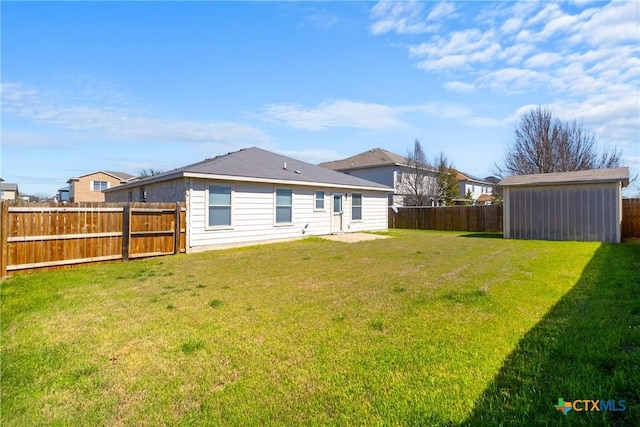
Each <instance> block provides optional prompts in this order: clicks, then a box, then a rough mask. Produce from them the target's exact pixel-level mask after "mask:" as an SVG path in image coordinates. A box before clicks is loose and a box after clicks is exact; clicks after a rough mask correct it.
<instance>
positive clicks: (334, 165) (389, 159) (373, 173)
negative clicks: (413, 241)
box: [318, 148, 438, 206]
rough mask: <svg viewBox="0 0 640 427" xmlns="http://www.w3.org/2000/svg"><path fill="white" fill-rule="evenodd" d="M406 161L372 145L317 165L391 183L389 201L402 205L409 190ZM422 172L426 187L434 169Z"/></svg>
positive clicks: (435, 172) (431, 179)
mask: <svg viewBox="0 0 640 427" xmlns="http://www.w3.org/2000/svg"><path fill="white" fill-rule="evenodd" d="M408 164H409V159H407V158H406V157H403V156H401V155H399V154H395V153H392V152H390V151H387V150H383V149H382V148H374V149H372V150H369V151H365V152H364V153H360V154H356V155H355V156H351V157H348V158H346V159H342V160H335V161H332V162H324V163H320V164H319V165H318V166H321V167H323V168H327V169H331V170H334V171H337V172H342V173H345V174H347V175H352V176H356V177H358V178H363V179H367V180H369V181H373V182H377V183H379V184H382V185H385V186H387V187H391V188H392V189H393V191H391V192H390V193H389V205H396V206H404V205H405V198H406V197H407V195H408V194H410V191H409V190H407V188H406V187H407V182H408V181H409V180H410V179H411V177H408V176H406V175H407V174H410V173H411V172H410V167H409V166H408ZM423 172H424V175H425V176H426V177H428V178H430V183H429V184H427V187H428V186H429V185H430V184H433V183H435V179H436V177H437V175H438V172H437V170H435V169H425V170H424V171H423ZM403 174H404V177H403ZM431 186H433V185H431Z"/></svg>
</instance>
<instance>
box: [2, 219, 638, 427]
mask: <svg viewBox="0 0 640 427" xmlns="http://www.w3.org/2000/svg"><path fill="white" fill-rule="evenodd" d="M389 234H390V235H392V236H393V238H392V239H385V240H376V241H369V242H361V243H356V244H346V243H339V242H329V241H325V240H321V239H318V238H309V239H306V240H301V241H295V242H289V243H281V244H273V245H265V246H257V247H249V248H241V249H233V250H225V251H214V252H207V253H200V254H192V255H180V256H173V257H165V258H154V259H148V260H143V261H134V262H128V263H120V264H110V265H98V266H91V267H82V268H77V269H74V270H66V271H58V272H51V273H40V274H31V275H18V276H15V277H13V278H10V279H7V280H5V281H4V282H2V283H1V288H2V300H1V309H2V312H1V320H2V343H1V344H2V354H1V356H2V359H1V362H2V365H1V369H2V379H1V385H2V390H1V392H2V403H1V410H2V412H1V417H2V419H1V422H2V424H3V425H18V426H25V425H49V424H55V425H159V424H160V425H161V424H171V425H254V424H262V425H265V424H266V425H297V424H313V425H327V424H331V425H335V424H338V425H443V424H451V425H457V424H463V425H465V424H468V425H498V424H500V423H504V424H505V425H515V424H520V425H536V424H538V425H545V424H559V425H563V424H564V425H573V424H582V425H631V424H633V423H634V422H636V421H637V420H639V419H640V392H639V390H640V245H638V244H622V245H608V244H604V245H601V244H598V243H577V242H540V241H514V240H503V239H500V238H487V237H496V236H491V235H477V234H460V233H444V232H428V231H408V230H399V231H393V232H390V233H389ZM558 398H563V399H564V400H565V401H573V400H582V399H588V400H598V399H615V400H616V401H618V400H625V402H626V410H625V411H621V412H613V411H609V412H578V411H570V412H569V413H568V414H567V415H566V416H565V415H563V414H562V413H561V412H558V411H556V410H555V408H554V405H555V404H557V402H558Z"/></svg>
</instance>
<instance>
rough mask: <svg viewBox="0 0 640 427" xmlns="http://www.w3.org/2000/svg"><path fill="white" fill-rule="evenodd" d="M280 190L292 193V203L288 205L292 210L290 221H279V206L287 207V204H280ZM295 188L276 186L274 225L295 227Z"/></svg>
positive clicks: (274, 190)
mask: <svg viewBox="0 0 640 427" xmlns="http://www.w3.org/2000/svg"><path fill="white" fill-rule="evenodd" d="M278 190H283V191H289V192H290V193H291V204H290V205H286V206H288V207H289V209H290V212H291V221H290V222H278V207H285V205H282V206H278ZM293 194H294V193H293V188H285V187H274V189H273V226H274V227H293Z"/></svg>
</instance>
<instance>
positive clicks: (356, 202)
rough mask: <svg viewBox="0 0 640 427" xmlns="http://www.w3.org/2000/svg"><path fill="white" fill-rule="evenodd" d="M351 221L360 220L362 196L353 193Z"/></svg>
mask: <svg viewBox="0 0 640 427" xmlns="http://www.w3.org/2000/svg"><path fill="white" fill-rule="evenodd" d="M351 220H352V221H361V220H362V194H359V193H353V195H352V196H351Z"/></svg>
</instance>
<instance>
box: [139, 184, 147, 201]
mask: <svg viewBox="0 0 640 427" xmlns="http://www.w3.org/2000/svg"><path fill="white" fill-rule="evenodd" d="M140 201H141V202H146V201H147V190H145V189H144V187H142V188H140Z"/></svg>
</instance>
